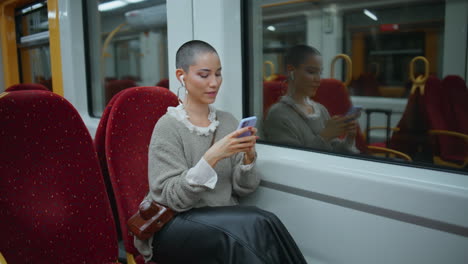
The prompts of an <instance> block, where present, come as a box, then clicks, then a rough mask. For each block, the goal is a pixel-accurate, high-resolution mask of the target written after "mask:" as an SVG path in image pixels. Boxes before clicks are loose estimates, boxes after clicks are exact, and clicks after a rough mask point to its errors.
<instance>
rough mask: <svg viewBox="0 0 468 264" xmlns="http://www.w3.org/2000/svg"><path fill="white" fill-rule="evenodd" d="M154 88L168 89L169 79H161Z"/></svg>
mask: <svg viewBox="0 0 468 264" xmlns="http://www.w3.org/2000/svg"><path fill="white" fill-rule="evenodd" d="M156 86H159V87H164V88H167V89H169V79H167V78H164V79H161V80H160V81H159V82H158V83H157V84H156Z"/></svg>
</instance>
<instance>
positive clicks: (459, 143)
mask: <svg viewBox="0 0 468 264" xmlns="http://www.w3.org/2000/svg"><path fill="white" fill-rule="evenodd" d="M441 88H442V93H441V95H440V98H441V102H440V110H441V112H442V118H443V120H444V121H445V123H446V128H445V130H449V131H453V132H459V133H462V134H468V89H467V87H466V84H465V81H464V80H463V79H462V78H461V77H459V76H455V75H449V76H446V77H445V78H444V79H443V80H442V84H441ZM441 129H442V128H441ZM439 138H442V139H445V140H444V142H442V143H441V144H440V155H441V157H442V158H444V159H446V160H449V159H456V160H458V161H460V162H462V161H463V160H464V159H465V157H466V155H468V147H467V145H466V142H465V141H464V140H462V139H460V138H456V137H449V136H439Z"/></svg>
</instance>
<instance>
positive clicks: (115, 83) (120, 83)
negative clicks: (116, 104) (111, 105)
mask: <svg viewBox="0 0 468 264" xmlns="http://www.w3.org/2000/svg"><path fill="white" fill-rule="evenodd" d="M135 86H137V84H136V82H135V81H134V80H130V79H127V80H111V81H109V82H107V83H106V103H108V102H110V100H111V99H112V97H114V95H116V94H117V93H119V92H120V91H122V90H124V89H127V88H130V87H135Z"/></svg>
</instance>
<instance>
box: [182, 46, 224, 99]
mask: <svg viewBox="0 0 468 264" xmlns="http://www.w3.org/2000/svg"><path fill="white" fill-rule="evenodd" d="M185 75H186V76H184V81H185V87H186V88H187V91H188V99H189V102H190V101H191V102H196V103H200V104H212V103H214V101H215V100H216V95H217V94H218V91H219V87H220V86H221V83H222V82H223V77H222V76H221V62H220V60H219V57H218V55H217V54H216V53H213V52H207V53H203V54H200V55H198V56H197V58H196V59H195V64H193V65H191V66H190V67H189V71H188V73H186V74H185Z"/></svg>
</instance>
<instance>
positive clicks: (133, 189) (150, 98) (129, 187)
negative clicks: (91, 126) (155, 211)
mask: <svg viewBox="0 0 468 264" xmlns="http://www.w3.org/2000/svg"><path fill="white" fill-rule="evenodd" d="M114 98H115V100H114V101H113V102H112V106H111V107H110V111H109V116H108V118H107V120H103V119H102V120H101V124H100V125H99V128H98V131H97V132H96V141H95V142H97V141H98V140H101V139H102V137H103V136H102V133H103V129H104V128H105V157H106V158H105V160H106V161H107V168H108V172H109V177H110V181H111V184H112V189H113V192H114V195H115V200H116V204H117V209H118V215H119V223H120V228H121V230H122V239H123V241H124V246H125V250H126V251H127V261H128V263H135V262H136V261H137V262H139V263H140V262H141V261H143V259H142V257H141V256H138V254H139V253H138V251H137V250H136V249H135V247H134V246H133V236H132V235H131V234H130V233H129V232H128V229H127V225H126V223H127V220H128V219H129V218H130V217H131V216H132V215H133V214H134V213H135V212H137V210H138V206H139V204H140V202H141V201H142V199H143V197H144V196H145V195H146V194H147V193H148V190H149V186H148V147H149V143H150V139H151V135H152V132H153V128H154V126H155V124H156V122H157V121H158V120H159V118H160V117H161V116H163V115H164V114H165V113H166V111H167V107H169V106H177V105H178V104H179V103H178V98H177V96H176V95H175V94H174V93H172V92H171V91H169V90H168V89H166V88H163V87H134V88H129V89H126V90H124V91H122V92H120V93H119V94H118V95H117V96H115V97H114ZM106 121H107V124H105V123H103V122H106ZM99 135H100V136H99ZM98 136H99V138H101V139H98ZM101 144H102V142H101ZM101 146H102V145H101ZM100 155H102V153H100ZM101 158H102V157H101ZM134 256H138V257H137V258H136V259H135V258H134Z"/></svg>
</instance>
